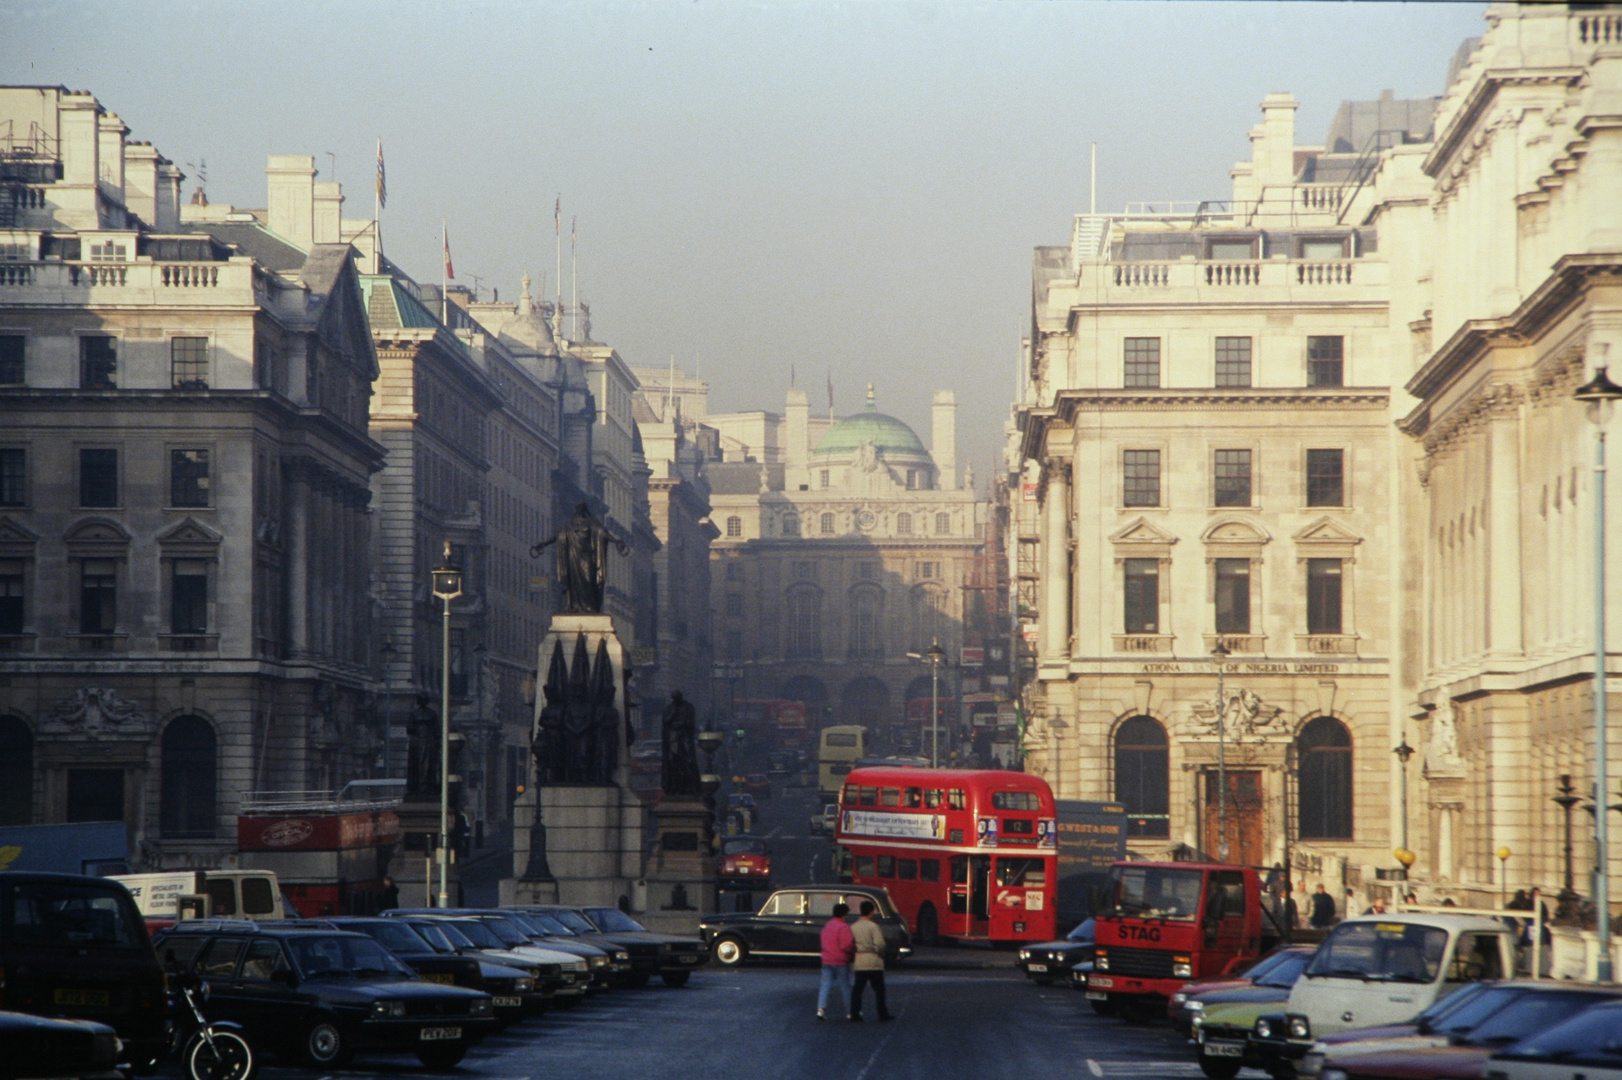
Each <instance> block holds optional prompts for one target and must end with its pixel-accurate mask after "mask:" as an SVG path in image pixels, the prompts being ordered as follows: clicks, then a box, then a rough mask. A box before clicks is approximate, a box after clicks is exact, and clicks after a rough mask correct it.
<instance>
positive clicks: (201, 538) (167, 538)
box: [158, 518, 225, 547]
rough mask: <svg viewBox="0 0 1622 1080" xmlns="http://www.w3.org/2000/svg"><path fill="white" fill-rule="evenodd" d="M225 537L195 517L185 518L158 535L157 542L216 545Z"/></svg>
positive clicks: (164, 543)
mask: <svg viewBox="0 0 1622 1080" xmlns="http://www.w3.org/2000/svg"><path fill="white" fill-rule="evenodd" d="M224 539H225V537H223V536H221V535H220V534H219V533H217V532H215V531H214V530H213V529H211V528H209V527H208V526H207V525H204V524H203V523H202V522H200V521H198V520H196V519H195V518H187V519H186V520H185V521H182V522H181V523H180V524H178V525H176V526H175V527H174V528H172V529H170V530H168V531H167V532H165V533H162V534H160V535H159V536H158V543H160V544H163V545H166V546H167V545H170V544H207V545H209V546H211V547H212V546H217V545H218V544H220V543H221V542H222V541H223V540H224Z"/></svg>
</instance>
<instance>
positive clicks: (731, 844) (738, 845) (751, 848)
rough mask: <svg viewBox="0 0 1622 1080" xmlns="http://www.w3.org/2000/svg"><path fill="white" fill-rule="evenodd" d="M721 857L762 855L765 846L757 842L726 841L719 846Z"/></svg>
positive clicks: (764, 852) (764, 851)
mask: <svg viewBox="0 0 1622 1080" xmlns="http://www.w3.org/2000/svg"><path fill="white" fill-rule="evenodd" d="M721 854H723V855H764V854H766V845H765V844H763V843H761V842H760V841H759V840H728V841H726V842H725V843H724V844H722V845H721Z"/></svg>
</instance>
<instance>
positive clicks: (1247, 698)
mask: <svg viewBox="0 0 1622 1080" xmlns="http://www.w3.org/2000/svg"><path fill="white" fill-rule="evenodd" d="M1226 698H1227V699H1226V700H1225V701H1224V700H1219V699H1213V700H1212V701H1211V703H1210V704H1209V705H1207V706H1204V707H1196V709H1195V720H1196V723H1197V724H1200V725H1203V727H1204V728H1205V731H1204V732H1203V734H1209V735H1215V734H1216V733H1217V731H1218V729H1220V730H1221V732H1222V735H1223V737H1224V738H1227V739H1234V740H1238V739H1242V738H1244V737H1245V736H1247V735H1248V736H1251V737H1256V736H1263V735H1270V734H1273V733H1274V732H1275V731H1276V730H1277V729H1276V728H1274V726H1273V725H1274V724H1275V723H1277V721H1278V719H1279V717H1280V716H1281V715H1282V712H1281V710H1279V709H1277V708H1275V707H1273V706H1270V705H1264V704H1263V703H1262V699H1261V695H1259V694H1257V693H1256V692H1255V691H1254V690H1252V689H1250V688H1249V687H1243V688H1241V689H1238V690H1229V691H1227V695H1226Z"/></svg>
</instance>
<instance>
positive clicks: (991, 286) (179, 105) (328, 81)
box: [0, 0, 1483, 478]
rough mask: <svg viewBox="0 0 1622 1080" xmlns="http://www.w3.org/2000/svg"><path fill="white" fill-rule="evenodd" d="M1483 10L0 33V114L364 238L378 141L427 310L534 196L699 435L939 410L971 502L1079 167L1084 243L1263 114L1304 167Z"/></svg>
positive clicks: (94, 18)
mask: <svg viewBox="0 0 1622 1080" xmlns="http://www.w3.org/2000/svg"><path fill="white" fill-rule="evenodd" d="M1482 10H1483V9H1482V6H1481V5H1477V4H1395V3H1390V4H1353V3H1292V4H1263V3H1237V2H1230V3H1212V4H1180V3H1147V2H1145V3H1096V4H1089V3H1041V4H1034V3H1033V4H1025V3H998V4H986V3H883V4H875V3H687V4H678V3H650V4H629V3H627V4H607V3H601V2H592V3H557V4H537V3H512V2H508V3H494V2H492V3H443V2H435V3H428V2H412V0H404V2H399V0H395V2H388V3H381V2H378V3H342V2H337V3H335V2H330V0H329V2H322V3H302V2H297V0H280V2H277V3H274V4H268V3H267V4H243V3H206V2H200V3H164V2H152V0H143V2H141V3H134V2H126V3H116V4H111V3H110V4H90V3H66V2H52V3H37V2H35V3H18V2H15V0H0V27H3V28H4V31H3V32H0V81H4V82H7V83H44V84H58V83H60V84H64V85H66V86H68V87H70V88H74V89H86V90H89V91H91V92H93V93H94V94H96V96H97V97H98V98H100V100H101V101H102V103H103V104H104V105H105V106H106V107H108V108H109V109H111V110H113V111H115V112H117V113H118V114H119V115H120V116H121V117H122V118H123V119H124V121H125V123H127V124H128V125H129V126H130V127H131V128H132V129H133V131H132V135H131V137H132V138H136V139H145V140H149V141H151V142H152V143H153V144H154V145H155V146H156V147H157V148H158V150H159V151H160V152H161V153H163V154H164V155H166V156H167V157H169V158H171V159H173V160H175V161H177V162H181V163H186V162H196V161H199V160H200V159H205V158H206V159H207V161H208V172H209V184H208V191H209V196H210V198H211V199H212V200H213V201H215V202H231V203H235V204H237V205H242V206H263V205H264V203H265V179H264V165H265V156H266V155H267V154H272V153H309V154H314V155H315V156H316V163H317V167H318V168H319V169H320V171H321V178H323V179H330V178H332V177H333V176H334V175H335V176H336V178H337V179H339V180H341V181H342V182H343V185H344V190H345V192H346V194H347V196H348V202H347V203H346V206H345V211H346V216H348V217H366V216H369V215H370V214H371V210H372V175H373V170H374V158H375V140H376V138H377V137H378V136H381V137H382V139H383V145H384V151H385V154H386V156H387V161H388V187H389V205H388V208H387V209H386V210H385V211H384V218H383V221H384V226H383V228H384V239H385V247H386V250H387V251H388V253H389V255H390V256H391V257H392V258H393V259H394V260H395V261H397V262H398V263H400V264H401V265H402V266H404V267H405V268H406V269H407V270H408V271H409V272H411V273H412V274H413V275H414V276H416V277H417V278H418V279H419V280H422V281H426V282H437V281H438V280H439V276H440V269H439V244H440V238H439V229H440V220H441V219H442V218H444V219H447V220H448V221H449V224H450V236H451V252H452V255H453V258H454V261H455V265H456V270H457V273H458V275H459V276H458V279H457V280H458V281H460V282H463V283H465V284H472V283H473V281H472V276H473V275H475V274H477V275H479V278H480V285H481V286H482V287H483V289H485V290H488V289H490V288H491V287H492V286H493V287H497V288H499V289H500V290H501V292H502V294H503V296H507V297H516V295H517V292H518V279H519V277H520V275H521V274H522V273H523V272H524V271H525V270H526V269H527V270H528V271H529V272H530V273H531V275H532V276H533V277H534V278H535V279H536V283H537V288H539V282H540V280H541V277H542V275H543V274H544V275H545V276H546V279H547V282H548V284H547V290H548V292H550V291H551V290H552V289H553V288H554V286H555V282H556V274H555V271H554V257H555V256H554V247H553V244H554V237H553V223H552V208H553V199H554V198H555V197H556V196H557V195H558V193H560V192H561V194H562V197H563V230H564V233H565V237H567V233H568V230H569V223H570V219H571V218H574V217H578V219H579V274H580V293H581V296H582V298H584V299H588V300H589V301H590V302H591V305H592V324H593V331H594V336H595V337H596V338H597V339H598V340H601V341H606V342H609V343H611V344H613V345H615V346H616V347H617V348H618V349H619V352H620V354H621V355H622V356H623V357H625V359H626V360H627V361H629V362H630V363H632V364H649V365H661V366H662V365H664V364H666V363H668V360H669V357H670V355H671V354H672V353H674V354H675V356H676V360H677V364H678V365H679V366H681V367H684V368H686V369H687V370H689V371H691V370H693V368H694V364H695V358H696V359H697V362H698V364H699V365H700V367H701V374H702V375H703V376H704V377H705V378H706V379H708V380H710V383H711V386H712V395H711V402H712V408H713V409H716V410H731V409H747V408H776V409H780V408H781V407H782V401H783V393H784V391H785V390H786V389H787V388H788V382H789V372H790V366H791V365H793V366H794V368H795V369H796V370H797V373H798V378H799V385H800V386H801V387H804V388H808V389H810V390H811V391H812V403H813V407H815V408H823V407H825V406H826V391H825V390H824V385H825V381H826V378H827V373H828V372H829V371H830V370H831V371H832V378H833V383H834V387H835V391H836V398H837V411H838V412H840V413H842V414H843V413H847V412H851V411H854V410H856V409H857V408H859V407H860V401H861V395H862V387H863V385H864V384H865V383H867V382H868V381H869V380H871V381H873V382H875V383H876V384H877V385H878V397H879V405H880V408H882V409H883V410H884V411H886V412H892V413H894V414H896V415H898V416H900V417H902V418H903V419H905V420H907V421H908V422H909V423H911V424H913V426H914V427H915V428H916V429H917V430H918V431H919V433H920V434H921V435H922V436H923V437H924V438H925V439H926V440H927V439H928V432H929V419H928V409H929V391H930V390H932V389H934V388H937V387H945V388H951V389H954V390H956V391H957V395H958V401H959V403H960V406H959V429H958V439H959V448H960V450H959V458H960V461H962V460H964V459H965V458H968V457H971V456H972V459H973V460H974V463H975V468H976V471H977V473H978V474H979V476H981V477H982V478H983V477H985V476H986V475H987V472H986V470H987V468H988V467H989V466H990V465H991V463H992V461H993V455H994V453H995V452H996V450H997V448H998V446H999V443H1000V441H1001V430H1002V423H1003V418H1004V416H1005V415H1006V409H1007V402H1008V400H1009V398H1010V397H1011V395H1012V392H1013V391H1012V388H1013V385H1014V369H1015V357H1016V350H1017V342H1018V337H1019V334H1020V328H1021V326H1022V325H1023V323H1024V321H1025V317H1026V316H1025V313H1026V312H1028V310H1029V303H1030V260H1031V249H1032V248H1033V247H1034V246H1036V245H1039V244H1064V243H1067V242H1068V240H1069V235H1070V218H1071V215H1072V214H1074V213H1076V212H1078V211H1084V210H1085V209H1086V208H1087V206H1086V204H1087V154H1088V145H1089V144H1090V143H1092V142H1095V141H1096V142H1097V143H1098V172H1099V177H1098V205H1099V208H1100V209H1101V210H1110V209H1119V208H1120V207H1121V205H1122V204H1123V203H1124V202H1126V201H1127V200H1145V199H1173V198H1175V199H1201V198H1217V199H1220V198H1226V197H1227V196H1228V193H1229V180H1228V170H1229V168H1230V167H1231V166H1232V164H1233V162H1234V161H1236V160H1238V159H1240V158H1243V157H1247V156H1248V144H1247V141H1246V132H1247V131H1248V130H1249V129H1250V127H1251V126H1252V125H1254V124H1255V123H1256V122H1257V121H1258V120H1259V119H1260V113H1259V111H1258V109H1257V105H1258V103H1259V102H1260V101H1261V98H1262V97H1263V95H1265V94H1266V93H1268V92H1269V91H1273V90H1289V91H1292V92H1293V93H1294V94H1295V95H1296V96H1297V97H1298V98H1299V99H1300V100H1301V109H1300V111H1299V113H1298V114H1297V124H1298V131H1299V135H1298V139H1299V141H1302V142H1318V141H1320V140H1321V139H1322V138H1323V134H1324V131H1325V130H1326V129H1327V127H1328V123H1329V120H1330V117H1331V116H1332V115H1333V113H1334V111H1335V108H1336V107H1337V106H1338V105H1339V103H1340V102H1341V101H1342V100H1343V99H1347V98H1354V99H1368V98H1373V97H1375V96H1377V95H1378V94H1379V93H1380V91H1381V90H1385V89H1390V90H1393V91H1395V93H1396V95H1397V96H1398V97H1424V96H1432V95H1435V94H1438V93H1440V92H1441V89H1442V80H1443V77H1444V75H1445V73H1446V68H1447V61H1448V58H1449V57H1450V56H1451V55H1452V53H1453V52H1454V50H1455V49H1456V48H1457V47H1458V45H1459V43H1460V41H1461V40H1462V39H1463V38H1465V37H1469V36H1474V35H1477V34H1479V33H1480V32H1481V29H1482V21H1481V13H1482ZM329 151H330V152H332V153H333V154H335V155H336V172H335V173H334V171H333V169H332V168H331V159H329V158H328V157H327V152H329ZM186 171H187V172H188V173H192V172H193V170H191V169H187V170H186ZM190 184H191V181H188V186H187V192H186V194H187V196H188V197H189V195H190ZM567 264H568V256H567V251H566V252H565V274H566V275H567V273H568V269H567Z"/></svg>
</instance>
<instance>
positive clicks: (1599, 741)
mask: <svg viewBox="0 0 1622 1080" xmlns="http://www.w3.org/2000/svg"><path fill="white" fill-rule="evenodd" d="M1609 351H1610V344H1609V343H1608V342H1607V343H1601V344H1600V345H1599V353H1600V359H1601V360H1602V361H1603V360H1604V358H1605V356H1606V354H1607V353H1608V352H1609ZM1605 368H1606V365H1605V364H1604V363H1600V364H1599V365H1598V366H1597V367H1596V368H1595V369H1594V377H1593V378H1592V379H1589V380H1588V381H1587V382H1586V383H1584V384H1583V385H1581V386H1579V387H1578V388H1577V391H1576V393H1575V394H1574V395H1573V396H1575V397H1576V399H1577V400H1578V401H1581V402H1582V403H1583V404H1584V405H1586V406H1587V407H1588V416H1589V419H1590V420H1592V421H1593V423H1594V801H1595V802H1596V803H1598V804H1600V805H1601V806H1603V805H1604V802H1605V799H1606V788H1607V787H1609V782H1608V778H1607V776H1606V772H1605V756H1606V754H1607V752H1608V749H1607V746H1606V731H1605V721H1606V716H1605V712H1606V700H1605V697H1606V685H1605V660H1606V655H1605V427H1606V425H1607V423H1609V421H1610V418H1611V411H1612V410H1613V409H1614V408H1615V405H1616V401H1617V399H1618V398H1622V386H1618V385H1616V383H1614V382H1612V381H1611V380H1610V378H1609V377H1608V376H1607V375H1606V374H1605ZM1610 816H1611V815H1610V814H1607V813H1605V812H1604V811H1603V810H1601V811H1600V812H1599V813H1596V814H1595V815H1594V850H1595V851H1596V852H1597V853H1598V858H1597V862H1598V863H1599V866H1598V868H1597V870H1596V872H1595V874H1594V907H1595V909H1596V910H1595V916H1596V922H1595V925H1594V929H1595V930H1596V931H1597V934H1596V936H1597V938H1598V945H1599V963H1598V965H1597V966H1596V968H1595V972H1594V973H1595V976H1596V977H1597V978H1598V979H1599V981H1600V982H1610V981H1611V865H1610V863H1611V823H1610Z"/></svg>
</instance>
